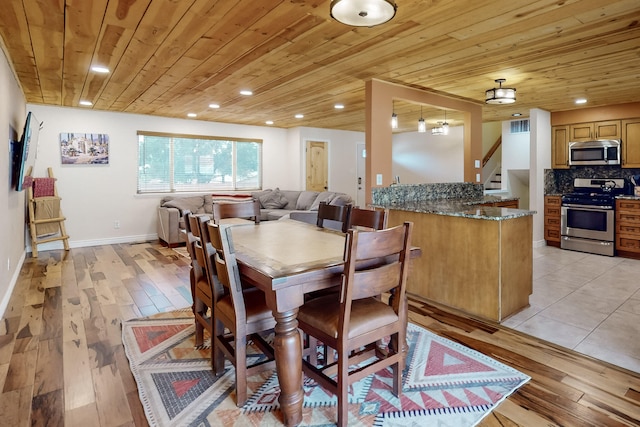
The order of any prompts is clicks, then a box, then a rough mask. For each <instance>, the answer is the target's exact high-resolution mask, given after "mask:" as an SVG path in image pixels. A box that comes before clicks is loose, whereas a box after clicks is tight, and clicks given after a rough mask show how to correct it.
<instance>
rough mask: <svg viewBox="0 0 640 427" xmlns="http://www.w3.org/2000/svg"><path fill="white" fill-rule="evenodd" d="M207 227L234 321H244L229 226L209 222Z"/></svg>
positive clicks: (240, 283) (242, 301)
mask: <svg viewBox="0 0 640 427" xmlns="http://www.w3.org/2000/svg"><path fill="white" fill-rule="evenodd" d="M207 227H208V230H209V237H210V240H211V243H212V246H213V247H214V248H215V254H214V262H215V268H216V272H217V276H218V280H219V281H220V284H221V285H222V288H223V289H224V293H225V294H227V293H228V294H229V295H230V296H231V302H232V304H233V309H234V312H235V315H236V321H238V322H244V321H245V320H246V310H245V305H244V295H243V293H242V282H241V281H240V272H239V271H238V262H237V261H236V254H235V250H234V248H233V240H232V238H231V227H229V226H228V225H227V226H225V225H222V226H220V225H218V224H214V223H213V222H209V223H208V225H207ZM216 245H218V246H216Z"/></svg>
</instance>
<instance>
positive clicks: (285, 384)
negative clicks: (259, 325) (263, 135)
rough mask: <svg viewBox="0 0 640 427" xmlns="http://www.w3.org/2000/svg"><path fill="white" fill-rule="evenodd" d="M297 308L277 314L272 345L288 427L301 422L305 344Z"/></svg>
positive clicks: (282, 407)
mask: <svg viewBox="0 0 640 427" xmlns="http://www.w3.org/2000/svg"><path fill="white" fill-rule="evenodd" d="M297 314H298V310H297V309H295V310H290V311H286V312H284V313H276V312H275V311H274V313H273V316H274V317H275V319H276V327H275V337H274V339H273V347H274V352H275V358H276V372H277V374H278V382H279V383H280V398H279V399H278V402H279V403H280V410H281V411H282V415H283V417H284V423H285V425H286V426H288V427H292V426H297V425H298V424H300V423H301V422H302V403H303V399H304V392H303V390H302V345H301V340H300V332H298V321H297V320H296V316H297Z"/></svg>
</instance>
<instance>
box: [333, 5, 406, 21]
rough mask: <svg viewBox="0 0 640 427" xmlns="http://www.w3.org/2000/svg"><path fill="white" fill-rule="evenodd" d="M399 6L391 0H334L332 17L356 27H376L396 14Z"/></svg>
mask: <svg viewBox="0 0 640 427" xmlns="http://www.w3.org/2000/svg"><path fill="white" fill-rule="evenodd" d="M397 9H398V6H396V3H395V2H394V1H391V0H332V1H331V6H330V10H331V17H332V18H333V19H335V20H336V21H338V22H342V23H343V24H346V25H352V26H354V27H374V26H376V25H380V24H384V23H385V22H387V21H389V20H391V18H393V17H394V16H395V15H396V10H397Z"/></svg>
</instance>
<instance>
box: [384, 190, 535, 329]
mask: <svg viewBox="0 0 640 427" xmlns="http://www.w3.org/2000/svg"><path fill="white" fill-rule="evenodd" d="M444 185H449V184H444ZM456 185H457V184H456ZM471 185H473V184H471ZM500 200H504V198H502V199H500ZM492 201H496V199H495V196H488V198H487V197H484V196H476V197H467V198H465V197H458V198H455V197H452V198H448V199H444V198H434V199H425V200H421V201H420V200H408V201H407V202H405V203H402V202H401V201H400V200H394V201H393V203H376V205H377V206H380V207H384V208H386V209H388V210H389V220H388V225H389V226H394V225H398V224H401V223H402V222H404V221H412V222H413V223H414V232H413V238H412V245H415V246H418V247H420V248H421V249H422V257H420V258H419V259H416V260H414V262H413V263H412V267H411V273H410V276H409V279H408V284H407V292H409V293H411V294H413V295H414V296H417V297H420V298H423V299H425V300H428V301H433V302H436V303H439V304H444V305H447V306H450V307H453V308H456V309H459V310H462V311H464V312H466V313H468V314H470V315H472V316H476V317H480V318H483V319H488V320H493V321H496V322H501V321H503V320H504V319H506V318H507V317H509V316H511V315H513V314H514V313H516V312H518V311H520V310H522V309H523V308H525V307H527V306H528V305H529V296H530V295H531V293H532V291H533V216H532V215H533V214H534V213H535V212H534V211H528V210H521V209H509V208H500V207H490V206H482V204H485V203H491V202H492ZM374 203H375V200H374Z"/></svg>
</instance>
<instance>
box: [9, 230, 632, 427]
mask: <svg viewBox="0 0 640 427" xmlns="http://www.w3.org/2000/svg"><path fill="white" fill-rule="evenodd" d="M189 305H190V296H189V265H188V259H186V258H184V257H181V256H179V255H177V254H176V252H175V251H173V250H171V249H168V248H164V247H162V246H160V245H159V244H158V243H156V242H149V243H140V244H122V245H104V246H96V247H90V248H79V249H72V250H71V251H69V252H68V253H65V252H64V251H62V250H59V251H44V252H40V253H39V258H28V259H27V260H26V261H25V263H24V266H23V268H22V271H21V273H20V277H19V281H18V283H17V285H16V289H15V290H14V292H13V295H12V296H11V299H10V302H9V306H8V308H7V310H6V313H5V317H4V318H3V319H2V321H1V322H0V389H1V390H2V395H1V396H0V426H28V425H32V426H41V425H42V426H44V425H50V426H63V425H64V426H83V427H86V426H146V425H147V421H146V418H145V416H144V412H143V410H142V406H141V404H140V401H139V399H138V394H137V389H136V385H135V382H134V380H133V377H132V375H131V372H130V370H129V363H128V360H127V358H126V357H125V355H124V351H123V347H122V341H121V335H120V333H121V332H120V322H121V321H122V320H123V319H129V318H134V317H141V316H146V315H150V314H154V313H157V312H161V311H168V310H173V309H177V308H183V307H186V306H189ZM410 319H411V321H413V322H415V323H417V324H420V325H422V326H425V327H427V328H429V329H431V330H432V331H434V332H436V333H438V334H440V335H443V336H445V337H447V338H449V339H451V340H454V341H458V342H460V343H462V344H464V345H466V346H468V347H471V348H474V349H476V350H478V351H481V352H483V353H485V354H487V355H489V356H491V357H493V358H495V359H498V360H500V361H502V362H503V363H506V364H508V365H510V366H512V367H514V368H516V369H518V370H520V371H522V372H524V373H526V374H528V375H530V376H531V377H532V379H531V381H530V382H529V383H527V384H525V385H524V386H523V387H521V388H520V389H519V390H518V391H517V392H516V393H514V394H513V395H512V396H510V397H509V398H508V399H507V400H506V401H504V402H503V403H502V404H501V405H500V406H499V407H498V408H497V409H496V410H494V411H493V412H492V413H491V414H490V415H488V416H487V417H486V418H485V419H484V420H482V422H481V424H480V425H481V426H485V427H494V426H554V425H557V426H640V422H639V421H638V419H640V374H637V373H633V372H631V371H625V370H623V369H621V368H617V367H615V366H613V365H609V364H606V363H604V362H600V361H597V360H595V359H591V358H588V357H585V356H582V355H580V354H578V353H576V352H573V351H571V350H566V349H563V348H561V347H558V346H555V345H552V344H548V343H545V342H543V341H541V340H539V339H536V338H532V337H529V336H527V335H524V334H522V333H520V332H517V331H514V330H511V329H507V328H504V327H501V326H498V325H493V324H488V323H485V322H480V321H476V320H473V319H468V318H465V317H463V316H459V315H457V314H456V313H453V312H450V311H445V310H442V309H440V308H437V307H434V306H432V305H427V304H423V303H421V302H420V301H415V300H411V301H410Z"/></svg>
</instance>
